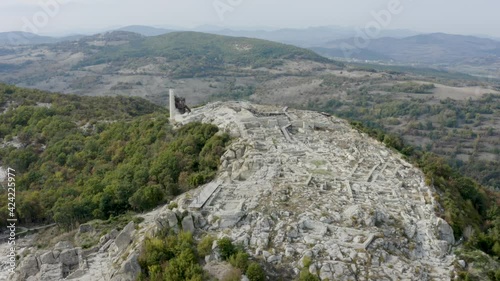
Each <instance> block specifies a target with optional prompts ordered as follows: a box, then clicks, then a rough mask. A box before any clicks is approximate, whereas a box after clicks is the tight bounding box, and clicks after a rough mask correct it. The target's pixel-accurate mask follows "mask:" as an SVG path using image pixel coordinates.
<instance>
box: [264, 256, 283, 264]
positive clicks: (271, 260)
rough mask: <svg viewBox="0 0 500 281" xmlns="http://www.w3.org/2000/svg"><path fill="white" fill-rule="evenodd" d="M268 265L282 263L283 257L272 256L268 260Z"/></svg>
mask: <svg viewBox="0 0 500 281" xmlns="http://www.w3.org/2000/svg"><path fill="white" fill-rule="evenodd" d="M267 262H268V263H281V255H272V256H270V257H268V258H267Z"/></svg>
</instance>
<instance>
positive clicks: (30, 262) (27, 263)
mask: <svg viewBox="0 0 500 281" xmlns="http://www.w3.org/2000/svg"><path fill="white" fill-rule="evenodd" d="M39 271H40V267H39V264H38V260H37V258H36V256H34V255H30V256H28V257H26V258H24V260H23V261H22V262H21V265H20V267H19V278H20V280H27V279H28V277H30V276H34V275H36V274H37V273H38V272H39Z"/></svg>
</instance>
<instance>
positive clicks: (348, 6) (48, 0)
mask: <svg viewBox="0 0 500 281" xmlns="http://www.w3.org/2000/svg"><path fill="white" fill-rule="evenodd" d="M498 11H500V1H498V0H478V1H471V0H438V1H436V0H307V1H306V0H300V1H299V0H140V1H139V0H0V32H5V31H19V30H21V31H28V32H33V33H37V34H41V35H63V34H74V33H93V32H100V31H104V30H109V29H113V28H118V27H123V26H127V25H150V26H170V27H182V28H194V27H196V26H201V25H217V26H222V27H227V28H233V29H234V28H245V27H273V28H307V27H314V26H344V27H360V28H364V27H367V26H373V25H370V24H373V22H374V21H375V22H378V24H379V25H380V26H382V27H383V28H384V29H410V30H414V31H418V32H425V33H431V32H446V33H454V34H472V35H489V36H494V37H499V38H500V28H498V27H500V17H499V16H498Z"/></svg>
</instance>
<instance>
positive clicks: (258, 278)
mask: <svg viewBox="0 0 500 281" xmlns="http://www.w3.org/2000/svg"><path fill="white" fill-rule="evenodd" d="M246 276H247V277H248V279H249V280H250V281H264V280H266V274H265V272H264V270H263V269H262V267H261V266H260V264H258V263H256V262H252V263H250V265H248V269H247V272H246Z"/></svg>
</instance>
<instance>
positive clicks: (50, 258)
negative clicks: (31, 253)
mask: <svg viewBox="0 0 500 281" xmlns="http://www.w3.org/2000/svg"><path fill="white" fill-rule="evenodd" d="M58 257H59V252H58ZM40 262H41V263H42V264H55V263H59V259H58V258H56V257H54V253H53V252H52V251H50V252H47V253H45V254H42V255H41V256H40Z"/></svg>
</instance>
